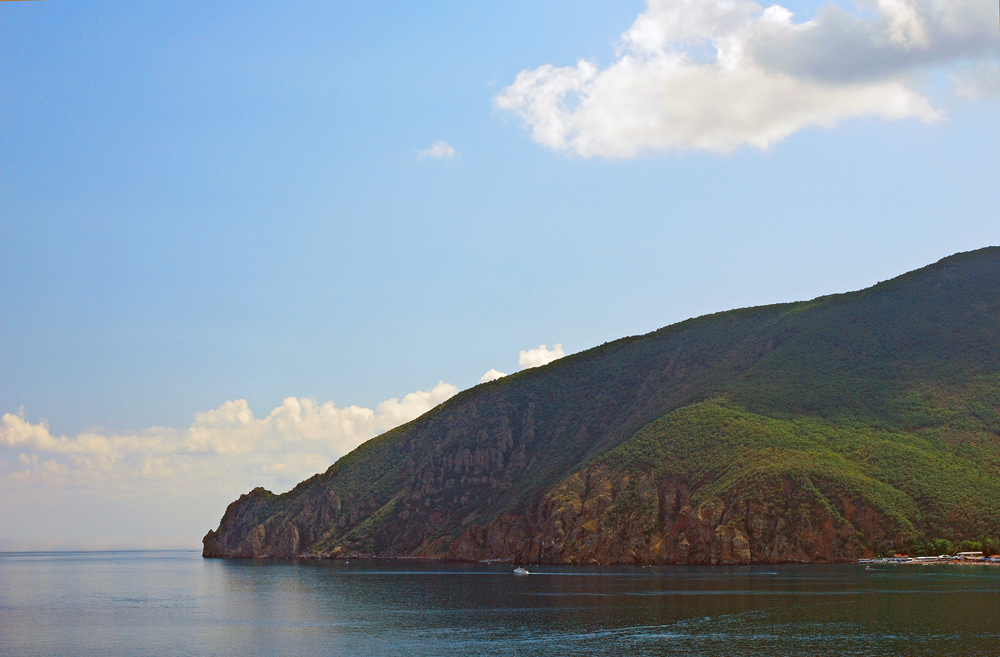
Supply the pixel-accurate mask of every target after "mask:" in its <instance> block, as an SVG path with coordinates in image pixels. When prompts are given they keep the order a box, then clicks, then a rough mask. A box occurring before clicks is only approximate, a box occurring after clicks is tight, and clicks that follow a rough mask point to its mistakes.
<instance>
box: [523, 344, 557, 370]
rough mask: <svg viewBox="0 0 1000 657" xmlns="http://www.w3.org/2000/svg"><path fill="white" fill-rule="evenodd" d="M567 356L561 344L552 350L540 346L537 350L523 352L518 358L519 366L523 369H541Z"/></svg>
mask: <svg viewBox="0 0 1000 657" xmlns="http://www.w3.org/2000/svg"><path fill="white" fill-rule="evenodd" d="M565 355H566V352H565V351H563V346H562V345H561V344H556V345H554V346H553V347H552V349H549V348H548V347H546V346H545V345H539V346H538V348H537V349H528V350H527V351H522V352H521V354H520V355H519V356H518V358H517V364H518V365H520V366H521V368H522V369H528V368H530V367H541V366H542V365H548V364H549V363H551V362H552V361H554V360H557V359H559V358H562V357H563V356H565Z"/></svg>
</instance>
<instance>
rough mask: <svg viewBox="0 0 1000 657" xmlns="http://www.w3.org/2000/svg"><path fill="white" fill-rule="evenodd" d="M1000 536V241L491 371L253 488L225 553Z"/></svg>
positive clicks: (214, 535) (833, 546)
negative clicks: (275, 487)
mask: <svg viewBox="0 0 1000 657" xmlns="http://www.w3.org/2000/svg"><path fill="white" fill-rule="evenodd" d="M998 533H1000V247H991V248H986V249H981V250H978V251H973V252H968V253H960V254H957V255H954V256H951V257H949V258H945V259H943V260H941V261H940V262H938V263H936V264H933V265H930V266H928V267H925V268H923V269H919V270H917V271H914V272H911V273H908V274H905V275H903V276H900V277H898V278H895V279H892V280H890V281H886V282H883V283H879V284H878V285H875V286H873V287H870V288H868V289H865V290H861V291H858V292H850V293H846V294H837V295H830V296H824V297H820V298H817V299H813V300H812V301H806V302H800V303H787V304H778V305H770V306H762V307H756V308H745V309H740V310H732V311H728V312H721V313H716V314H712V315H707V316H704V317H699V318H696V319H691V320H688V321H685V322H681V323H679V324H674V325H672V326H668V327H666V328H663V329H660V330H658V331H654V332H652V333H649V334H646V335H641V336H636V337H628V338H623V339H620V340H617V341H614V342H609V343H606V344H603V345H601V346H599V347H595V348H593V349H590V350H587V351H584V352H581V353H577V354H574V355H571V356H567V357H564V358H562V359H560V360H557V361H555V362H553V363H551V364H549V365H546V366H544V367H539V368H534V369H529V370H525V371H522V372H519V373H517V374H513V375H510V376H507V377H505V378H502V379H499V380H496V381H493V382H490V383H484V384H480V385H477V386H476V387H474V388H471V389H469V390H466V391H464V392H462V393H460V394H458V395H456V396H455V397H453V398H451V399H450V400H449V401H447V402H445V403H443V404H441V405H440V406H438V407H436V408H434V409H433V410H431V411H429V412H428V413H426V414H424V415H423V416H421V417H419V418H417V419H416V420H413V421H412V422H410V423H408V424H406V425H403V426H400V427H398V428H396V429H393V430H392V431H389V432H387V433H385V434H382V435H381V436H378V437H376V438H374V439H372V440H369V441H368V442H366V443H364V444H362V445H361V446H360V447H358V448H357V449H355V450H354V451H353V452H351V453H349V454H347V455H346V456H344V457H343V458H341V459H340V460H338V461H337V462H336V463H335V464H334V465H332V466H331V467H330V468H329V469H328V470H327V471H326V472H324V473H322V474H318V475H316V476H314V477H312V478H310V479H308V480H306V481H304V482H302V483H300V484H299V485H298V486H296V487H295V488H294V489H293V490H291V491H289V492H287V493H284V494H281V495H275V494H273V493H271V492H269V491H267V490H264V489H263V488H256V489H254V490H252V491H251V492H250V493H248V494H246V495H243V496H241V497H240V498H239V499H238V500H237V501H235V502H233V503H232V504H231V505H230V506H229V508H228V509H227V510H226V512H225V515H224V516H223V518H222V521H221V523H220V525H219V527H218V529H217V530H214V531H209V532H208V534H207V535H206V536H205V538H204V552H203V554H204V556H206V557H243V558H266V557H270V558H300V557H301V558H305V557H320V558H322V557H325V558H338V557H360V556H370V557H425V558H438V559H447V560H465V561H473V560H477V561H478V560H505V561H513V562H519V563H548V564H673V563H689V564H693V563H698V564H746V563H789V562H838V561H847V560H854V559H858V558H862V557H870V556H874V555H877V554H884V553H886V552H893V551H906V550H909V551H911V552H919V551H920V550H921V549H924V550H925V551H926V550H932V549H933V548H934V546H935V545H939V544H941V543H940V542H941V541H955V542H957V541H960V540H966V541H979V542H980V543H981V544H986V545H994V544H996V538H997V535H998ZM935 541H937V543H935ZM991 541H992V543H991ZM984 542H985V543H984Z"/></svg>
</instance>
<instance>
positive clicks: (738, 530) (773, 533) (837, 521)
mask: <svg viewBox="0 0 1000 657" xmlns="http://www.w3.org/2000/svg"><path fill="white" fill-rule="evenodd" d="M772 483H773V484H774V486H775V488H773V489H772V488H769V489H768V490H767V491H765V492H766V493H771V492H772V491H777V492H778V493H779V495H772V496H771V497H770V498H769V499H765V500H764V501H754V502H750V501H748V500H749V499H756V498H758V497H759V496H758V493H759V492H760V491H752V490H733V491H730V492H729V493H728V494H727V495H726V496H725V498H724V499H723V500H719V501H713V502H703V503H700V504H697V503H692V495H691V491H689V490H688V488H687V487H686V486H685V485H684V484H683V483H682V482H679V481H669V480H664V481H660V482H655V481H652V480H651V478H647V477H639V481H634V480H630V478H629V477H625V478H623V479H619V480H615V479H614V478H613V477H612V476H610V473H608V472H606V471H597V472H588V471H584V472H581V473H577V474H575V475H573V476H572V477H570V478H569V479H568V480H567V481H566V482H565V484H564V485H563V486H561V487H560V488H559V489H557V490H555V491H553V493H552V494H550V495H549V496H548V497H547V498H546V500H545V501H544V502H543V503H542V504H541V505H540V508H539V509H538V514H537V518H536V521H535V522H534V523H529V522H528V521H527V519H526V518H524V517H517V516H505V517H503V518H500V519H497V520H496V521H494V522H493V523H491V524H490V525H488V526H486V527H474V528H471V529H469V530H468V531H467V532H466V533H465V534H463V536H462V537H460V538H459V539H458V540H457V541H455V543H453V544H452V546H451V547H450V549H449V551H448V552H447V554H446V557H447V558H449V559H457V560H469V561H473V560H481V559H511V560H513V561H519V562H526V563H534V562H537V563H551V564H557V563H566V564H598V563H614V564H749V563H789V562H791V563H817V562H820V563H822V562H836V561H848V560H854V559H857V558H859V557H862V556H866V555H870V554H872V550H871V548H866V547H865V546H864V545H863V544H862V542H861V540H860V537H859V532H858V529H857V528H856V527H855V526H854V525H852V524H851V523H850V522H848V521H847V520H846V519H845V518H844V517H843V516H842V515H841V514H840V513H838V512H837V511H836V510H834V509H831V508H830V506H831V505H830V504H829V503H828V501H827V500H825V498H822V496H821V494H819V493H818V492H816V491H809V490H802V489H801V487H800V486H799V485H798V482H796V481H795V480H794V479H793V478H791V477H789V478H782V481H779V482H772ZM855 511H856V509H855Z"/></svg>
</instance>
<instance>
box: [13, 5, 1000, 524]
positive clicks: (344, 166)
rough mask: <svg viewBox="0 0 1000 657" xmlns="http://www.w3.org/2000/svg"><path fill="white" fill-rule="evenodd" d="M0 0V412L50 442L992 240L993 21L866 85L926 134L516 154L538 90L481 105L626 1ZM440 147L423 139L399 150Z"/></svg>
mask: <svg viewBox="0 0 1000 657" xmlns="http://www.w3.org/2000/svg"><path fill="white" fill-rule="evenodd" d="M666 1H667V0H664V2H666ZM672 1H674V2H675V4H676V2H679V1H680V0H672ZM713 1H714V0H713ZM900 1H901V2H903V0H900ZM957 1H958V0H956V2H957ZM914 2H915V3H916V4H915V5H914V6H916V7H917V8H918V10H920V11H925V14H926V15H929V14H927V12H929V11H930V9H927V7H931V6H932V5H934V4H935V3H934V2H932V0H919V2H918V1H917V0H914ZM921 3H923V4H921ZM0 4H2V6H0V80H2V84H0V307H2V308H3V312H2V314H0V414H2V413H9V414H15V415H16V414H18V413H21V412H22V411H21V410H20V409H22V407H23V416H22V419H24V421H25V422H27V423H29V424H33V425H38V424H39V423H41V422H42V421H43V420H44V421H45V422H46V423H47V427H48V429H49V430H50V431H51V434H52V435H54V436H57V437H58V436H70V437H72V436H77V435H79V434H80V433H81V432H86V431H93V432H96V433H100V434H102V435H110V434H116V435H117V434H136V435H144V434H142V432H143V431H146V430H147V429H148V428H150V427H172V428H179V430H184V429H185V428H187V427H189V425H191V424H192V421H193V418H194V417H195V415H196V414H197V413H203V412H206V411H209V410H211V409H217V408H220V407H221V406H222V405H223V404H225V403H226V402H228V401H231V400H246V403H247V405H248V407H249V408H250V409H252V411H253V412H254V414H255V416H256V417H258V418H259V417H263V416H265V415H267V414H268V413H270V412H271V409H275V408H276V407H279V406H280V405H281V404H282V402H283V400H284V399H286V398H288V397H296V398H315V399H317V400H319V401H320V403H322V402H324V401H326V400H332V402H333V403H335V404H336V405H337V406H338V407H345V406H348V405H351V404H357V405H359V406H362V407H367V408H375V407H376V406H377V405H378V404H379V403H380V402H382V401H384V400H386V399H389V398H393V397H396V398H402V397H403V396H404V395H407V394H408V393H411V392H414V391H421V390H423V391H427V390H431V389H432V388H433V387H434V386H435V384H437V383H438V382H439V381H444V382H446V383H448V384H452V385H453V386H455V387H457V388H458V389H462V388H467V387H470V386H472V385H474V384H475V383H476V382H477V381H478V380H479V377H480V376H481V375H482V374H483V373H484V372H486V371H487V370H488V369H490V368H496V369H498V370H501V371H504V372H510V371H514V370H516V369H517V368H518V367H519V365H518V354H519V352H520V351H522V350H529V349H532V348H535V347H538V346H539V345H540V344H543V343H544V344H547V345H549V346H550V347H551V346H552V345H554V344H556V343H559V344H561V345H563V346H564V348H565V350H566V352H569V353H571V352H575V351H579V350H583V349H586V348H589V347H592V346H595V345H598V344H601V343H602V342H605V341H608V340H613V339H615V338H618V337H621V336H625V335H631V334H638V333H644V332H647V331H650V330H653V329H656V328H658V327H660V326H663V325H667V324H670V323H673V322H676V321H679V320H683V319H686V318H688V317H692V316H696V315H700V314H704V313H708V312H714V311H718V310H725V309H729V308H733V307H741V306H750V305H758V304H764V303H773V302H782V301H794V300H800V299H806V298H811V297H815V296H817V295H820V294H826V293H831V292H839V291H847V290H852V289H858V288H861V287H866V286H869V285H871V284H874V283H876V282H877V281H879V280H884V279H887V278H890V277H892V276H895V275H898V274H900V273H903V272H905V271H908V270H911V269H914V268H916V267H919V266H922V265H925V264H928V263H930V262H933V261H935V260H937V259H939V258H941V257H944V256H946V255H949V254H951V253H954V252H957V251H962V250H969V249H974V248H978V247H982V246H987V245H994V244H998V243H1000V217H998V214H997V204H998V196H997V188H998V187H997V184H998V182H1000V148H998V146H1000V143H998V140H1000V112H998V109H1000V102H998V99H997V96H996V95H995V93H993V91H994V90H995V89H996V85H994V86H992V87H991V86H990V84H991V83H989V80H988V79H987V78H984V77H983V76H989V75H991V74H992V73H991V72H995V71H996V70H1000V69H995V68H994V69H990V68H989V66H995V64H996V61H997V52H998V45H1000V29H997V30H995V31H996V32H997V34H996V35H995V36H996V41H997V43H996V44H992V45H991V44H990V43H988V42H987V41H983V39H987V38H988V37H982V38H981V39H980V41H981V42H982V44H985V45H980V46H978V50H962V49H961V48H959V47H957V46H950V45H948V44H945V45H943V46H940V47H939V48H937V50H936V51H935V52H937V54H936V55H934V57H936V58H937V59H934V58H933V57H930V56H929V55H928V58H925V60H921V61H922V62H924V63H922V64H919V65H917V64H901V65H900V67H899V68H898V69H893V70H891V71H889V72H888V73H881V74H880V75H881V76H882V77H880V78H878V80H880V81H885V80H890V81H894V83H896V82H898V84H900V85H903V86H905V87H906V89H907V90H908V91H907V93H911V96H912V94H918V95H919V97H920V98H923V99H926V101H927V103H929V105H928V107H930V106H933V109H934V110H935V111H936V112H938V113H939V115H940V117H941V118H943V120H941V119H935V120H934V121H929V120H927V116H926V113H925V114H924V115H919V116H918V114H919V111H923V110H913V112H914V114H913V115H912V116H907V117H902V118H898V119H893V118H892V117H879V116H874V117H872V116H868V117H861V118H852V117H851V116H848V115H844V116H846V117H847V118H838V119H837V120H835V121H833V122H832V127H825V126H822V125H817V124H815V121H814V122H813V123H811V124H809V123H808V122H807V124H806V125H804V126H802V127H798V128H795V129H794V130H792V132H791V134H789V135H787V136H785V137H782V138H778V139H776V140H775V141H774V142H773V143H770V144H768V145H767V147H766V148H764V149H761V148H758V147H755V146H753V145H752V144H747V143H742V142H741V143H740V144H738V145H737V146H735V147H732V148H730V147H722V146H720V147H719V148H714V149H713V148H703V147H700V146H697V145H695V146H690V145H689V146H688V147H684V146H683V145H682V147H680V148H674V147H669V148H659V147H654V146H650V147H645V146H642V144H640V150H639V152H638V153H635V154H629V155H627V156H625V157H622V156H620V155H613V154H612V155H608V154H609V153H611V151H609V150H607V148H605V146H601V147H600V148H605V150H602V151H599V152H597V151H595V153H596V154H594V153H584V152H582V151H581V150H580V147H579V146H578V145H577V143H576V142H572V141H571V140H569V139H567V140H564V141H563V142H559V143H556V145H555V146H553V143H555V142H552V143H548V144H546V143H540V142H539V141H538V140H536V139H533V137H532V135H533V134H535V133H532V131H531V130H530V127H531V125H540V124H541V123H540V122H541V121H543V119H544V117H543V118H539V114H538V112H540V111H542V110H538V109H537V108H534V107H529V106H528V105H523V106H521V109H522V110H523V112H522V114H521V115H519V114H518V113H517V111H511V110H509V109H503V108H502V107H500V106H499V105H498V101H497V99H498V98H499V97H500V96H502V95H503V94H504V93H505V90H506V89H508V88H509V86H510V85H512V84H514V82H515V80H516V79H518V75H519V74H520V73H521V72H523V71H532V70H535V69H537V67H541V66H544V65H546V64H551V65H553V66H554V67H574V66H576V64H577V62H578V60H580V59H584V60H589V61H591V62H593V63H594V64H595V66H596V67H597V68H598V69H600V70H602V71H604V70H611V68H613V67H614V65H615V63H616V62H618V61H619V60H620V58H621V57H622V43H623V41H622V39H623V37H622V35H623V34H624V33H625V32H626V31H627V30H629V28H630V26H631V25H633V23H634V22H635V21H636V19H637V17H638V16H640V14H643V12H646V11H647V5H646V4H645V3H644V2H596V1H586V2H539V1H537V0H536V1H535V2H530V3H528V2H507V3H492V4H488V5H487V4H482V3H458V2H432V3H413V4H411V5H405V4H390V3H362V4H357V3H339V2H335V3H320V2H300V3H295V4H290V3H280V5H276V4H273V3H251V4H247V5H235V4H232V3H204V2H202V3H189V2H175V3H156V2H147V3H142V4H126V5H123V4H121V3H112V2H88V3H68V2H62V1H60V0H50V1H49V2H24V3H20V2H9V3H0ZM783 4H784V5H785V6H786V7H788V8H789V9H791V10H793V11H795V12H796V17H795V21H801V20H806V19H811V18H814V17H817V16H818V17H823V16H824V14H823V13H822V12H823V11H824V10H820V11H819V12H817V9H818V8H820V7H822V6H825V3H819V2H805V1H803V2H795V3H791V2H786V3H783ZM904 4H905V2H904ZM966 4H967V5H969V7H971V8H972V9H970V11H973V10H975V11H979V12H980V14H977V15H983V16H989V15H991V14H989V12H990V11H992V12H993V13H992V16H993V18H994V19H995V18H996V12H997V8H996V6H992V9H990V8H989V7H990V5H989V3H987V2H982V3H978V4H977V3H974V2H967V3H966ZM925 5H926V6H925ZM843 7H845V8H846V9H845V11H846V10H850V11H854V12H855V13H856V14H857V15H859V16H871V15H875V14H877V13H878V12H877V11H876V12H875V14H872V11H873V10H871V9H866V10H864V11H861V10H857V9H856V8H853V5H851V4H850V3H846V2H845V3H843ZM859 20H860V19H859ZM927 20H928V21H930V20H931V19H927ZM995 22H996V21H994V27H996V25H995ZM928 25H930V26H931V27H930V28H928V29H929V30H930V32H929V34H931V37H930V38H931V39H932V43H931V46H935V44H936V43H937V42H934V41H933V39H936V38H937V36H935V35H936V34H937V32H934V24H933V22H929V23H928ZM907 29H909V28H907ZM914 34H915V33H913V32H912V31H911V32H909V33H906V34H904V37H905V38H910V39H911V40H914V39H916V38H917V37H915V36H914ZM984 34H985V32H984ZM907 35H908V36H907ZM918 36H919V35H918ZM904 37H901V38H904ZM741 38H742V37H741ZM747 38H749V37H747ZM761 38H763V37H761ZM748 43H750V42H749V41H748ZM918 45H919V44H918ZM904 46H906V47H907V48H910V46H909V45H906V44H904ZM904 46H900V48H904ZM931 46H928V47H927V50H928V51H930V50H933V48H932V47H931ZM699 47H701V46H699ZM949 48H951V50H949ZM911 50H912V48H911ZM691 52H694V51H693V50H692V51H691ZM699 52H700V51H699ZM907 52H910V51H907ZM942 53H943V54H942ZM824 61H825V64H827V65H830V66H834V68H836V63H837V61H838V60H837V58H836V57H832V58H831V57H827V58H826V59H825V60H824ZM980 64H983V65H985V66H986V68H984V69H982V71H985V73H983V72H979V73H977V75H979V78H977V79H979V80H983V79H987V83H982V84H980V87H981V89H980V91H981V93H975V94H965V95H962V94H959V93H956V91H955V88H956V87H955V84H954V83H953V81H952V76H956V75H962V74H963V72H965V71H973V73H975V72H976V71H978V70H979V69H976V68H975V67H976V66H979V65H980ZM789 70H790V69H789ZM816 70H817V71H818V70H819V69H816ZM794 74H795V75H799V73H797V72H796V73H794ZM809 75H813V77H809ZM845 75H847V73H845ZM817 76H820V77H821V75H820V73H815V74H811V73H810V74H802V76H801V80H812V79H814V78H816V79H819V78H818V77H817ZM858 80H861V78H858ZM865 80H867V78H865ZM865 80H861V81H860V82H858V81H857V80H854V82H857V84H859V85H860V84H862V83H864V84H868V82H865ZM640 82H642V80H641V79H640ZM852 83H853V82H852ZM803 84H805V83H803ZM824 84H825V83H824ZM838 84H839V83H838ZM872 84H875V83H872ZM879 84H881V82H879ZM640 86H641V85H640ZM900 93H902V92H900ZM626 100H627V98H626ZM640 101H641V99H640ZM640 101H637V102H640ZM779 101H781V99H779ZM641 102H644V101H641ZM838 102H841V101H838ZM849 102H850V101H849V99H848V100H847V101H843V103H849ZM879 102H880V101H879ZM843 103H842V105H843ZM567 111H571V110H567ZM522 116H526V117H528V118H522ZM921 116H923V119H922V118H921ZM550 118H551V117H550ZM720 120H723V121H724V120H725V117H723V118H722V119H720ZM532 121H536V123H535V124H532V123H531V122H532ZM526 122H527V125H526ZM654 137H655V136H654ZM657 138H658V137H657ZM608 139H611V138H610V137H609V138H608ZM643 139H645V137H643ZM439 140H443V141H445V142H447V143H448V144H450V145H451V146H452V147H453V148H454V149H455V155H454V156H453V157H450V158H446V159H439V158H434V157H421V155H420V154H421V152H422V151H424V150H425V149H427V148H429V147H430V146H431V144H432V143H434V142H436V141H439ZM601 143H602V144H606V143H607V140H605V141H604V142H601ZM642 143H647V142H642ZM648 143H649V144H653V143H654V142H652V141H650V142H648ZM656 143H659V142H656ZM608 148H610V147H608ZM431 398H432V399H435V400H436V399H437V397H433V396H432V397H431ZM428 403H431V402H428ZM401 417H402V416H401ZM379 426H381V425H379ZM383 428H384V427H383ZM371 430H372V431H375V430H376V429H371ZM359 435H360V434H359ZM0 442H2V441H0ZM8 443H9V445H8V447H10V448H11V449H8V450H7V454H6V457H5V458H7V460H8V464H7V466H6V467H5V468H0V486H2V483H3V482H2V479H3V478H4V477H5V476H6V477H8V478H9V477H11V476H12V473H14V472H15V471H17V470H18V468H19V467H20V466H17V465H16V460H17V458H20V455H21V454H25V453H27V452H24V451H21V450H19V449H14V447H15V445H14V441H13V439H8ZM337 453H338V452H336V451H333V452H331V453H330V454H329V455H328V456H329V458H331V459H332V458H336V455H337ZM27 454H28V456H29V457H30V456H31V454H30V453H27ZM26 458H27V457H26ZM22 460H24V459H22ZM28 460H30V459H28ZM42 461H44V457H43V459H42ZM24 462H25V463H27V462H28V461H27V460H24ZM310 463H312V462H310ZM11 464H14V465H11ZM326 465H328V463H327V464H321V465H319V466H318V467H317V468H316V469H321V468H323V467H325V466H326ZM303 467H305V466H303ZM298 474H299V471H295V476H298ZM248 481H249V479H241V480H239V482H236V483H233V484H232V490H229V489H227V490H225V491H223V493H221V494H220V495H221V497H220V499H222V498H224V497H225V496H228V495H230V494H231V493H232V492H233V491H236V490H239V486H244V485H246V483H247V482H248ZM40 485H41V484H40ZM53 490H54V489H53ZM46 499H47V500H50V502H46V503H47V504H49V503H51V504H55V503H56V502H57V501H58V500H59V499H60V498H59V497H58V494H57V493H55V492H52V493H51V496H50V497H48V498H46ZM92 499H98V497H95V498H92ZM227 499H228V498H227ZM7 510H8V512H9V513H13V510H11V508H10V507H8V509H7ZM43 511H44V509H43ZM221 511H222V508H212V509H210V511H209V512H207V513H208V516H212V517H217V516H219V515H221ZM2 517H4V511H3V510H2V509H0V518H2ZM2 524H3V523H0V525H2ZM178 526H180V525H179V524H178ZM204 529H207V527H205V528H204ZM16 531H17V532H21V534H18V535H19V536H20V535H23V536H36V535H39V534H40V533H44V531H45V525H44V524H40V525H37V526H31V527H28V526H27V525H25V526H24V527H22V529H19V530H16ZM184 531H186V530H184V529H183V528H181V529H177V530H176V531H175V532H174V533H175V534H182V533H184ZM193 531H194V530H192V532H193ZM198 531H203V530H201V529H199V530H198ZM33 532H34V533H33ZM107 532H111V534H108V535H113V536H122V535H124V534H123V532H125V533H128V530H127V529H122V528H117V529H116V528H114V527H111V528H110V529H108V530H107ZM107 532H106V533H107ZM114 532H118V533H117V534H116V533H114ZM15 533H16V532H15ZM185 535H186V534H185ZM16 537H17V536H15V538H16ZM2 538H4V537H3V536H0V539H2Z"/></svg>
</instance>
